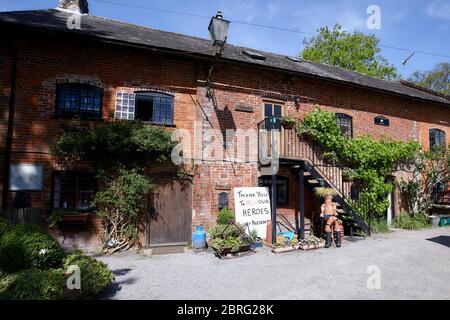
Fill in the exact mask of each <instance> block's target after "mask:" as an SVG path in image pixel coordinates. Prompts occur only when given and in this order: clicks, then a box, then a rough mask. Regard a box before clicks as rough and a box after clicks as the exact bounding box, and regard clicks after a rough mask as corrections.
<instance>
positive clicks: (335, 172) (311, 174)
mask: <svg viewBox="0 0 450 320" xmlns="http://www.w3.org/2000/svg"><path fill="white" fill-rule="evenodd" d="M297 121H299V122H301V120H297ZM272 123H273V121H272ZM270 127H271V122H270V121H268V120H267V119H265V120H263V121H262V122H260V123H259V124H258V128H259V130H260V132H261V131H263V133H264V134H263V135H262V136H263V137H265V138H264V139H267V140H266V141H261V135H260V141H259V143H260V144H261V143H263V142H264V144H263V145H264V146H265V147H266V150H264V152H265V154H266V155H269V156H270V149H271V147H270V146H271V141H270V139H271V134H270V130H271V129H270ZM278 128H280V126H278ZM280 131H281V134H280V137H281V139H280V140H281V141H279V142H278V153H279V159H280V163H282V162H283V161H287V162H292V163H298V164H300V165H302V166H303V168H304V170H305V175H304V177H305V182H307V183H308V184H309V185H310V186H311V187H312V188H313V189H314V188H317V187H328V188H332V189H334V190H335V191H336V193H337V195H336V196H334V201H335V202H336V203H337V204H338V212H339V214H340V218H341V219H342V220H344V223H346V224H347V225H348V226H350V228H351V229H352V230H355V231H357V230H358V229H360V230H362V231H363V232H364V233H365V234H369V226H368V225H367V224H366V223H365V222H364V220H363V219H362V218H361V217H360V216H359V215H358V213H357V212H356V210H355V209H354V208H353V207H352V205H351V201H350V199H351V189H352V182H351V181H349V180H346V179H345V177H344V174H343V173H344V170H345V167H344V166H343V165H342V164H340V163H336V162H333V163H331V162H329V161H327V159H326V157H324V155H325V153H326V151H325V149H324V148H323V147H322V146H320V145H319V144H318V143H316V142H314V141H312V140H311V139H309V138H307V137H304V136H299V135H298V134H297V130H296V129H295V127H294V128H291V129H286V128H282V127H281V130H280ZM263 149H264V148H260V151H261V150H263Z"/></svg>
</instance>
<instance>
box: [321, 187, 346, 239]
mask: <svg viewBox="0 0 450 320" xmlns="http://www.w3.org/2000/svg"><path fill="white" fill-rule="evenodd" d="M324 198H325V203H324V204H322V206H321V208H320V211H321V213H320V217H322V218H323V219H324V220H325V222H326V225H325V233H326V243H325V248H329V247H331V241H332V232H333V230H334V232H335V235H336V247H338V248H339V247H340V246H341V228H342V222H341V221H340V220H339V219H338V213H337V205H336V203H334V202H333V195H332V194H331V193H328V194H325V195H324Z"/></svg>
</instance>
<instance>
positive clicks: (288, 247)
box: [272, 238, 299, 253]
mask: <svg viewBox="0 0 450 320" xmlns="http://www.w3.org/2000/svg"><path fill="white" fill-rule="evenodd" d="M298 249H299V242H298V240H297V239H293V240H289V239H288V238H284V239H280V240H278V241H277V242H276V243H275V244H274V245H272V252H273V253H284V252H291V251H294V250H298Z"/></svg>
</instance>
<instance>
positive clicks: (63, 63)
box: [0, 1, 450, 246]
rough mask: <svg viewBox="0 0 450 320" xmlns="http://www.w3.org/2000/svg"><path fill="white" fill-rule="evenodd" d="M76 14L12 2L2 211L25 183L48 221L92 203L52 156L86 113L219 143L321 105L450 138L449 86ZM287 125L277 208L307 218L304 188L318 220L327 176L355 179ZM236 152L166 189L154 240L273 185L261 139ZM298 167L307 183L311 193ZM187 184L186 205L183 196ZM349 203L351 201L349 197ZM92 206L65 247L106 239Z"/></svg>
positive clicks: (4, 16)
mask: <svg viewBox="0 0 450 320" xmlns="http://www.w3.org/2000/svg"><path fill="white" fill-rule="evenodd" d="M75 2H76V1H75ZM73 14H74V13H73V12H70V11H67V10H59V9H53V10H36V11H23V12H4V13H0V26H1V30H2V41H1V43H0V74H1V77H0V90H1V91H0V92H1V96H0V145H1V147H0V152H1V153H0V171H1V175H0V188H1V190H2V193H3V194H4V197H3V200H2V207H3V208H9V209H11V208H13V207H14V205H15V204H16V202H17V201H18V200H17V198H18V196H17V194H18V193H19V191H25V192H27V194H28V195H29V196H30V199H29V202H31V203H29V204H28V205H29V206H31V207H34V208H40V209H41V210H42V211H41V212H42V219H43V221H45V219H46V217H47V215H48V213H49V212H51V210H55V209H58V208H70V209H74V210H80V212H87V213H89V212H91V210H90V209H89V204H88V203H89V199H90V198H91V197H92V194H93V190H94V184H95V181H94V180H95V179H94V178H93V177H92V175H90V174H89V172H92V171H90V170H89V168H82V167H80V168H73V170H71V171H70V172H64V171H62V170H61V168H60V167H59V166H58V164H57V163H56V162H55V160H54V159H53V157H52V156H51V155H50V153H49V147H50V146H51V145H52V144H53V143H54V142H55V139H56V138H57V136H58V135H59V134H60V133H61V132H62V130H64V129H66V128H67V127H70V125H71V123H72V122H73V116H75V115H80V114H82V115H83V116H84V119H85V121H87V122H88V123H89V124H90V125H97V124H101V123H104V122H108V121H114V120H115V119H118V118H120V119H128V120H129V121H133V120H137V119H140V120H143V121H148V122H149V123H152V124H155V125H162V126H167V127H168V128H170V129H173V128H175V129H184V130H185V131H184V132H185V133H186V132H187V133H190V134H191V135H192V137H194V135H197V138H198V137H199V138H200V141H201V142H203V144H207V143H212V142H214V141H216V142H217V140H216V138H211V137H209V136H207V135H205V132H207V129H216V130H217V132H220V133H222V136H223V137H226V132H227V129H233V130H255V131H256V132H257V130H258V129H260V128H262V127H263V126H264V123H265V122H264V121H263V120H264V119H265V117H267V116H272V115H275V116H285V115H289V116H292V117H294V118H298V119H302V118H303V117H304V116H305V115H306V114H307V113H308V112H311V111H312V110H314V107H315V105H320V106H321V107H322V108H323V109H325V110H329V111H332V112H335V113H336V114H337V115H338V118H339V121H340V124H341V128H342V130H343V132H344V133H346V134H348V135H349V137H351V136H358V135H362V134H367V133H369V134H371V135H373V136H376V137H381V136H388V137H392V138H394V139H398V140H404V141H407V140H411V139H414V140H417V141H420V142H421V143H422V144H423V145H424V146H425V147H428V146H429V144H430V141H431V143H433V144H448V143H449V142H450V124H449V122H450V98H449V97H446V96H442V95H438V94H436V93H433V92H428V91H426V90H422V89H419V88H416V87H413V86H411V85H409V84H406V83H399V82H388V81H384V80H380V79H375V78H371V77H368V76H365V75H362V74H358V73H355V72H350V71H346V70H342V69H339V68H335V67H330V66H326V65H322V64H318V63H313V62H308V61H303V60H299V59H296V58H292V57H286V56H282V55H277V54H273V53H267V52H261V51H257V50H252V49H247V48H242V47H238V46H233V45H227V46H226V47H225V50H224V52H223V54H222V56H221V57H220V59H218V60H217V61H216V62H214V61H215V59H214V55H215V51H214V50H213V48H212V46H211V41H210V40H205V39H199V38H194V37H190V36H185V35H180V34H174V33H168V32H163V31H158V30H153V29H149V28H144V27H140V26H136V25H132V24H127V23H124V22H119V21H114V20H109V19H104V18H99V17H96V16H93V15H88V14H82V15H79V16H78V18H79V22H80V25H79V27H80V28H69V27H68V23H67V21H69V20H70V19H71V17H73ZM231 41H232V39H231ZM212 65H214V69H213V72H212V75H211V78H210V79H209V80H210V81H209V87H210V88H211V89H212V91H213V96H214V99H209V98H207V91H208V90H207V85H206V84H207V77H208V71H209V70H210V68H211V66H212ZM281 136H282V141H281V142H280V153H281V159H280V163H281V165H280V170H279V173H278V176H279V178H278V180H277V186H278V187H277V190H278V191H277V194H278V205H277V207H278V210H277V212H278V213H279V214H283V215H285V216H287V217H288V219H291V220H292V218H293V217H296V216H298V213H299V210H300V194H303V195H302V196H303V197H304V199H305V201H304V206H305V208H304V213H305V216H306V218H307V220H308V219H309V220H313V219H314V213H316V214H317V204H318V200H317V199H315V198H314V197H313V192H312V190H313V189H312V187H314V185H315V184H318V183H320V181H321V180H322V181H325V184H330V185H331V186H334V187H336V188H337V189H339V190H340V192H341V193H342V195H343V196H344V195H345V196H351V190H352V189H351V185H350V183H348V182H345V181H343V180H342V179H343V178H342V172H341V171H339V170H340V169H339V168H327V167H326V166H325V164H324V163H323V162H322V160H321V158H320V150H318V149H314V147H313V145H312V144H311V143H310V142H308V141H304V140H302V139H300V138H298V137H297V135H295V134H293V131H292V130H288V129H282V133H281ZM8 137H9V138H8ZM230 137H232V139H231V140H230V139H229V140H226V141H221V142H220V143H222V145H227V144H228V143H231V142H232V141H234V142H235V146H236V149H235V150H238V149H239V150H241V151H242V150H243V149H246V143H247V142H248V141H247V140H244V141H238V139H239V136H238V135H234V136H230ZM196 141H198V140H195V139H194V138H193V139H192V141H191V147H192V153H193V154H195V158H196V159H197V160H199V158H198V157H200V158H202V154H203V152H202V150H201V149H199V145H198V144H197V143H196ZM246 141H247V142H246ZM247 149H248V148H247ZM229 153H230V150H228V151H225V152H223V154H224V155H225V156H224V157H223V158H224V159H226V160H225V161H222V162H220V163H218V162H217V161H202V162H201V163H200V164H199V165H198V166H197V169H196V171H195V175H194V176H193V178H192V183H190V187H189V188H182V187H180V186H173V185H171V186H169V185H168V186H165V187H162V191H161V198H160V203H159V204H158V205H159V207H160V209H161V210H162V212H163V213H164V212H165V213H166V214H168V215H170V216H171V218H170V219H168V220H167V221H168V222H166V224H169V225H163V224H164V223H162V222H161V223H160V225H159V226H158V224H154V226H153V227H151V226H148V227H147V228H146V229H145V230H144V232H143V234H142V239H141V244H142V245H144V246H152V245H161V244H183V243H186V242H187V241H189V240H190V238H189V237H190V230H191V228H192V227H193V226H196V225H199V224H202V225H204V226H206V227H209V226H210V225H212V224H214V223H215V220H216V215H217V212H218V210H219V206H220V204H219V194H221V193H227V194H228V203H229V206H230V207H231V208H232V207H233V191H232V190H233V188H234V187H246V186H249V187H250V186H258V185H264V186H266V185H268V183H269V182H268V178H267V177H263V176H261V164H260V163H259V162H258V153H257V150H254V149H252V150H247V151H246V154H247V157H246V158H247V159H246V161H245V162H242V161H233V159H232V158H233V157H232V156H230V154H229ZM197 156H198V157H197ZM24 164H26V165H24ZM303 166H305V167H304V168H303ZM300 167H302V168H303V169H302V170H300V171H299V168H300ZM7 168H10V170H6V169H7ZM168 170H169V169H168ZM333 170H334V171H333ZM162 171H164V170H162ZM27 172H28V173H29V172H31V173H32V174H34V178H33V179H35V180H33V181H31V182H30V181H29V180H30V179H31V178H30V179H29V177H27V176H26V175H27ZM303 172H304V175H303V174H302V173H303ZM300 174H302V177H303V179H305V180H306V181H309V183H306V184H305V188H304V192H303V193H302V192H301V190H299V186H300V176H299V175H300ZM158 175H161V173H158ZM5 179H7V180H8V181H9V183H8V186H9V187H8V188H5ZM27 179H28V180H27ZM30 186H31V187H30ZM5 189H6V190H5ZM20 194H21V193H20ZM175 195H176V197H177V198H176V199H180V200H179V201H180V203H181V204H182V206H178V207H177V206H176V205H175V206H174V204H173V203H172V202H173V200H172V201H171V199H173V197H175ZM19 198H20V197H19ZM25 198H26V197H25ZM5 199H6V201H5ZM15 200H16V201H15ZM393 200H394V201H393V203H394V205H393V211H394V213H398V212H400V210H401V208H400V201H399V200H398V196H397V195H394V197H393ZM341 207H342V210H343V211H348V210H346V209H348V208H347V207H346V205H345V201H342V203H341ZM183 208H184V209H183ZM177 210H181V211H182V212H177ZM347 213H348V212H347ZM350 215H352V214H351V213H350ZM86 217H87V218H86V219H87V222H85V223H81V224H77V225H75V226H72V227H68V228H66V229H64V230H62V229H61V228H60V229H54V230H53V232H54V233H55V235H56V236H58V237H59V238H60V239H61V241H63V242H64V241H67V243H66V244H67V246H83V245H85V243H91V244H93V243H98V241H99V240H98V239H99V237H98V234H99V232H100V230H101V223H100V221H99V220H98V219H97V218H95V217H94V215H93V214H90V215H89V214H87V215H86ZM297 220H298V219H297ZM170 224H174V225H170ZM149 225H150V224H149ZM152 228H153V229H152ZM174 230H176V231H174ZM180 230H182V231H180ZM175 234H176V235H175Z"/></svg>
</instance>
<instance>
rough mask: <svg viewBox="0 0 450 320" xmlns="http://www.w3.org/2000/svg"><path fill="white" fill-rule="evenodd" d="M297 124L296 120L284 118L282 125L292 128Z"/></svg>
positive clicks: (288, 117)
mask: <svg viewBox="0 0 450 320" xmlns="http://www.w3.org/2000/svg"><path fill="white" fill-rule="evenodd" d="M296 124H297V120H295V119H294V118H293V117H290V116H286V117H284V118H283V125H285V126H294V125H296Z"/></svg>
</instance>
